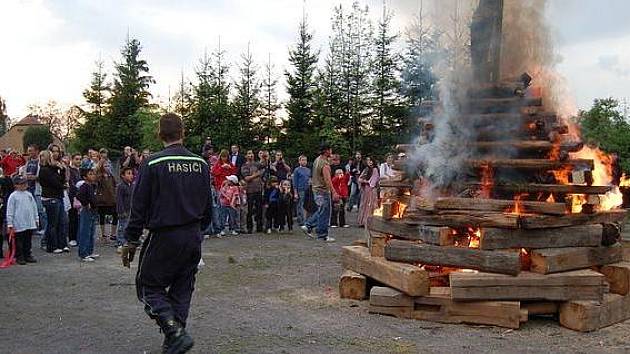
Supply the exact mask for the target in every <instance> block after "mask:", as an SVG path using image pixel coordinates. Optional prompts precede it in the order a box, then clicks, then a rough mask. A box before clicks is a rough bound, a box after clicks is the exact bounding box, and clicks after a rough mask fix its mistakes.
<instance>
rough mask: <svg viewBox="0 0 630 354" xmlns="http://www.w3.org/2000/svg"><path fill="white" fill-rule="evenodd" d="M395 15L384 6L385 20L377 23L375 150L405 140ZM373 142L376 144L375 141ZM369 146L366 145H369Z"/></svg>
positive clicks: (373, 66)
mask: <svg viewBox="0 0 630 354" xmlns="http://www.w3.org/2000/svg"><path fill="white" fill-rule="evenodd" d="M391 21H392V13H391V12H390V11H389V10H388V9H387V7H386V6H385V4H383V16H382V18H381V20H380V21H379V23H378V31H377V34H376V36H375V38H374V50H375V54H374V60H373V64H372V70H373V72H372V77H373V81H372V110H373V112H372V124H371V129H372V131H373V134H374V135H375V136H376V141H375V142H376V143H378V145H373V147H372V148H374V149H378V147H381V149H382V148H383V147H386V146H391V145H393V144H395V143H396V142H402V141H403V140H404V139H406V137H404V136H401V133H403V132H404V131H406V129H405V127H404V125H405V123H406V122H405V116H406V114H405V110H404V107H403V105H402V102H401V99H400V80H399V68H400V56H399V55H398V54H397V53H395V52H394V45H395V43H396V40H397V38H398V35H395V34H391V33H390V32H391ZM372 141H373V140H372ZM366 143H367V142H366Z"/></svg>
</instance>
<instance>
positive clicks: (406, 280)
mask: <svg viewBox="0 0 630 354" xmlns="http://www.w3.org/2000/svg"><path fill="white" fill-rule="evenodd" d="M341 261H342V265H343V267H344V268H345V269H350V270H353V271H355V272H357V273H359V274H363V275H365V276H368V277H370V278H372V279H375V280H377V281H379V282H381V283H383V284H386V285H388V286H390V287H392V288H394V289H398V290H400V291H402V292H403V293H405V294H407V295H411V296H422V295H426V294H428V293H429V275H428V273H427V272H426V271H424V270H422V269H420V268H419V267H416V266H413V265H409V264H404V263H396V262H390V261H387V260H385V259H384V258H380V257H372V256H370V251H369V250H368V249H367V248H365V247H360V246H346V247H343V248H342V255H341Z"/></svg>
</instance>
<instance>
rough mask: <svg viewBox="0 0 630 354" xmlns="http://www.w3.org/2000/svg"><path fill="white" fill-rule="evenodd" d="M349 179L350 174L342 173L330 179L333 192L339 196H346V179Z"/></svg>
mask: <svg viewBox="0 0 630 354" xmlns="http://www.w3.org/2000/svg"><path fill="white" fill-rule="evenodd" d="M349 180H350V174H349V173H344V174H343V175H342V176H338V175H335V177H333V179H332V185H333V188H335V192H337V194H339V196H340V197H341V198H348V195H349V193H348V181H349Z"/></svg>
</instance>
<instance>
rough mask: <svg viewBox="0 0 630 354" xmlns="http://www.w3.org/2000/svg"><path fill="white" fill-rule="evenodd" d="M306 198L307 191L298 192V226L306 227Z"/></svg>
mask: <svg viewBox="0 0 630 354" xmlns="http://www.w3.org/2000/svg"><path fill="white" fill-rule="evenodd" d="M305 196H306V191H298V200H297V206H296V208H297V223H298V225H300V226H302V225H304V219H305V215H304V198H305Z"/></svg>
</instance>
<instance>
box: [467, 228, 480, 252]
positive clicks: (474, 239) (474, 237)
mask: <svg viewBox="0 0 630 354" xmlns="http://www.w3.org/2000/svg"><path fill="white" fill-rule="evenodd" d="M480 240H481V229H480V228H472V227H469V228H468V248H479V242H480Z"/></svg>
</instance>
